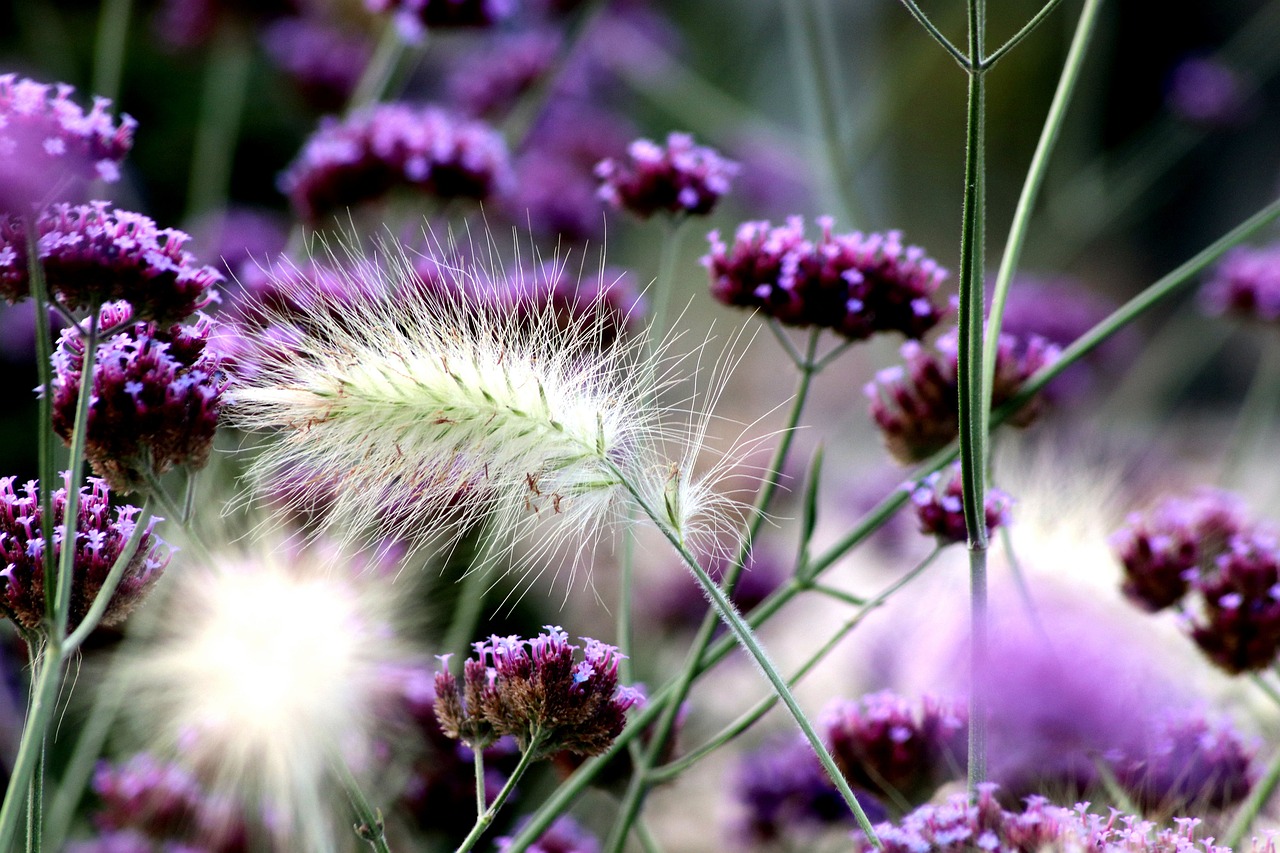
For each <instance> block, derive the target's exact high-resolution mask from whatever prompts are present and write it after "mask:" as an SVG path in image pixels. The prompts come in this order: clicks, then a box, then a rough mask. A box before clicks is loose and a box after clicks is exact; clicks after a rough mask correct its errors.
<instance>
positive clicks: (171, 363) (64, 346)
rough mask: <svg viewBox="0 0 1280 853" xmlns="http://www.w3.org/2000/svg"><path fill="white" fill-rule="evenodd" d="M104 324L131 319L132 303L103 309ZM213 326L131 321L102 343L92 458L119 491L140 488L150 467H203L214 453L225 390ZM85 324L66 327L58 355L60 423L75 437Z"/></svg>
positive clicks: (58, 427)
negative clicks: (213, 341)
mask: <svg viewBox="0 0 1280 853" xmlns="http://www.w3.org/2000/svg"><path fill="white" fill-rule="evenodd" d="M101 316H102V318H103V323H104V324H106V325H108V326H120V325H121V324H125V323H128V321H129V320H130V319H132V312H131V310H130V307H129V304H128V303H125V302H117V303H112V304H110V305H108V306H107V307H106V308H104V309H103V311H102V314H101ZM209 330H210V323H209V320H208V319H207V318H203V317H202V318H201V319H200V320H199V321H197V322H196V323H195V324H194V325H191V326H172V327H169V328H164V327H162V326H158V325H157V324H156V323H150V322H143V323H132V324H128V325H124V326H123V327H122V328H120V330H119V331H118V332H116V333H115V334H113V335H112V336H111V337H109V338H107V339H106V340H105V341H103V342H102V344H101V345H100V346H99V347H98V350H97V357H96V360H95V364H94V370H93V388H92V397H91V398H90V403H89V422H88V428H87V433H86V438H85V458H87V459H88V460H89V462H90V464H91V465H92V466H93V469H94V471H95V472H97V473H98V475H99V476H101V477H103V478H105V479H106V480H107V482H108V483H110V484H111V487H112V488H114V489H117V490H119V491H125V492H128V491H137V490H140V489H142V488H143V487H144V486H145V484H146V482H147V472H148V471H150V472H152V473H154V474H157V475H159V474H163V473H164V472H166V471H168V470H169V469H171V468H173V467H174V466H178V465H189V466H191V467H192V468H201V467H203V466H204V464H205V462H206V461H207V460H208V457H209V450H210V449H211V448H212V446H213V436H214V433H215V432H216V430H217V427H218V413H219V411H220V409H221V399H222V392H223V390H224V389H225V387H226V381H225V379H224V378H223V375H222V371H221V369H220V363H219V359H218V356H217V355H216V354H215V353H213V352H212V351H211V350H210V349H208V348H207V347H206V345H205V344H206V342H207V340H208V337H209ZM84 345H85V342H84V338H83V332H82V330H81V329H79V328H76V327H72V328H69V329H66V330H64V331H63V332H62V335H61V337H60V338H59V341H58V347H57V350H56V351H55V352H54V354H53V366H54V380H53V428H54V430H55V431H56V432H57V433H58V435H60V436H62V438H63V440H64V441H67V442H70V440H71V434H72V431H73V428H74V426H75V413H76V408H77V405H78V398H79V395H80V384H81V378H82V375H83V370H84Z"/></svg>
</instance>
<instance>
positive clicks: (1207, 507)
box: [1111, 488, 1253, 612]
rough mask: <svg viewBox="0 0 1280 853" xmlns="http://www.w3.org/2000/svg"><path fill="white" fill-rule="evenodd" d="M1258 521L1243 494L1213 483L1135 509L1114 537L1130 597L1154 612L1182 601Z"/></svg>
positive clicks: (1112, 538)
mask: <svg viewBox="0 0 1280 853" xmlns="http://www.w3.org/2000/svg"><path fill="white" fill-rule="evenodd" d="M1252 526H1253V525H1252V523H1251V522H1250V521H1249V520H1248V519H1247V517H1246V513H1245V507H1244V502H1243V501H1241V500H1240V498H1239V497H1237V496H1236V495H1233V494H1230V493H1229V492H1223V491H1219V490H1216V489H1207V488H1206V489H1201V490H1199V491H1197V492H1196V493H1195V494H1193V495H1192V496H1190V497H1171V498H1166V499H1165V500H1163V501H1161V502H1160V503H1159V504H1157V505H1156V506H1155V507H1153V508H1152V509H1151V510H1150V511H1149V512H1147V513H1145V514H1141V513H1133V514H1131V515H1130V516H1129V517H1128V518H1127V519H1126V520H1125V525H1124V527H1122V528H1120V529H1119V530H1117V531H1116V532H1115V533H1114V534H1113V535H1112V536H1111V547H1112V549H1113V550H1114V551H1115V553H1116V556H1118V557H1119V558H1120V562H1121V564H1123V566H1124V576H1125V579H1124V587H1123V589H1124V594H1125V596H1126V597H1128V599H1129V600H1130V601H1132V602H1133V603H1134V604H1137V605H1138V606H1140V607H1143V608H1145V609H1147V610H1150V611H1152V612H1155V611H1157V610H1163V609H1164V608H1166V607H1170V606H1172V605H1174V604H1176V603H1178V602H1179V601H1180V600H1182V597H1183V596H1184V595H1186V594H1187V590H1188V586H1189V584H1190V583H1191V581H1193V580H1194V579H1195V578H1197V577H1199V576H1201V574H1202V573H1204V572H1206V571H1208V570H1210V569H1212V567H1213V563H1214V560H1215V559H1216V558H1217V557H1218V555H1219V554H1221V553H1222V552H1223V551H1224V550H1226V548H1227V545H1228V542H1229V541H1230V540H1231V539H1233V538H1234V537H1236V536H1239V535H1241V534H1244V533H1246V532H1247V531H1248V530H1250V529H1251V528H1252Z"/></svg>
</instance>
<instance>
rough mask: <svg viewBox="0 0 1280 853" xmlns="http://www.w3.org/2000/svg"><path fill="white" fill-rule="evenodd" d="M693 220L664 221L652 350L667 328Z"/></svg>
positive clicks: (652, 320)
mask: <svg viewBox="0 0 1280 853" xmlns="http://www.w3.org/2000/svg"><path fill="white" fill-rule="evenodd" d="M688 221H689V217H687V216H680V215H678V214H677V215H676V216H675V217H663V218H662V242H661V248H660V249H659V255H658V277H657V279H656V280H655V281H654V285H653V310H652V311H651V312H650V314H649V347H650V349H651V350H653V349H656V348H657V346H658V343H659V342H660V341H661V340H662V337H663V334H664V333H665V332H666V329H667V313H668V311H669V309H670V305H671V296H672V292H673V291H674V290H675V285H676V281H675V279H676V261H677V260H678V259H679V257H680V244H681V243H682V242H683V237H684V233H685V231H686V230H687V229H686V224H687V223H688Z"/></svg>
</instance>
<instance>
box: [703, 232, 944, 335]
mask: <svg viewBox="0 0 1280 853" xmlns="http://www.w3.org/2000/svg"><path fill="white" fill-rule="evenodd" d="M818 224H819V227H820V228H821V230H822V234H821V236H820V237H819V238H818V240H817V241H816V242H815V241H812V240H809V239H807V238H806V237H805V236H804V221H803V220H802V219H801V218H800V217H792V218H791V219H788V220H787V223H786V224H785V225H780V226H778V227H777V228H775V227H773V226H772V225H770V224H769V223H768V222H764V221H760V222H745V223H743V224H742V225H740V226H738V230H737V233H736V234H735V236H734V242H733V245H732V246H728V245H726V244H725V243H724V241H722V240H721V239H720V234H719V232H718V231H712V232H711V234H710V235H708V239H709V240H710V241H711V252H710V254H708V255H707V256H706V257H704V258H703V259H702V263H703V264H704V265H705V266H706V267H707V269H708V271H709V272H710V275H711V295H712V296H714V297H715V298H716V299H718V300H719V301H720V302H723V303H724V304H726V305H735V306H739V307H744V308H754V309H757V310H759V311H760V312H761V313H763V314H764V315H766V316H768V317H773V318H774V319H776V320H778V321H780V322H782V323H787V324H788V325H792V326H819V327H822V328H829V329H832V330H833V331H835V332H836V333H837V334H840V335H843V336H844V337H846V338H849V339H850V340H855V341H858V340H864V339H866V338H868V337H870V336H871V335H873V334H875V333H876V332H893V331H896V332H901V333H902V334H904V335H906V336H907V337H908V338H920V337H921V336H923V335H924V334H925V333H926V332H928V331H929V330H930V329H932V328H933V327H934V326H936V325H937V324H938V322H939V321H940V320H941V319H942V317H943V314H944V309H943V308H940V307H938V306H937V305H935V304H934V302H933V298H934V294H935V293H936V292H937V290H938V287H939V286H940V285H941V284H942V282H943V281H944V280H945V279H946V277H947V271H946V270H944V269H943V268H942V267H940V266H938V264H937V263H936V262H934V261H933V260H932V259H930V258H928V257H926V256H925V254H924V250H922V249H920V248H919V247H917V246H904V245H903V244H902V234H901V233H900V232H898V231H889V232H887V233H884V234H878V233H872V234H866V235H864V234H862V233H861V232H858V231H854V232H852V233H849V234H835V233H833V230H832V229H833V228H834V223H833V221H832V220H831V219H830V218H829V217H823V218H821V219H819V220H818Z"/></svg>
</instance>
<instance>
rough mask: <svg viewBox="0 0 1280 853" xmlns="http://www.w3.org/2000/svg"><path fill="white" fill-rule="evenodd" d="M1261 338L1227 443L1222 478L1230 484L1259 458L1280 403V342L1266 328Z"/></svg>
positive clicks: (1229, 485) (1226, 483)
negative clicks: (1259, 351) (1249, 461)
mask: <svg viewBox="0 0 1280 853" xmlns="http://www.w3.org/2000/svg"><path fill="white" fill-rule="evenodd" d="M1265 331H1266V332H1267V334H1266V335H1265V336H1264V337H1263V339H1262V354H1261V357H1260V358H1259V360H1258V366H1257V368H1256V369H1255V371H1254V374H1253V380H1252V381H1251V382H1250V383H1249V390H1248V392H1246V394H1245V398H1244V402H1243V403H1241V404H1240V414H1239V416H1238V418H1237V420H1236V425H1235V429H1234V430H1233V431H1232V434H1231V440H1230V442H1229V443H1228V446H1227V454H1226V458H1225V459H1224V461H1223V464H1222V474H1221V475H1220V476H1219V481H1220V482H1221V483H1222V484H1223V485H1224V486H1227V487H1231V486H1233V485H1235V486H1239V485H1242V484H1241V483H1239V482H1238V481H1239V480H1240V477H1241V474H1242V473H1243V472H1244V466H1245V463H1246V462H1247V461H1248V460H1250V459H1257V458H1260V457H1258V456H1256V455H1254V454H1255V453H1256V452H1257V451H1258V450H1260V449H1261V448H1262V439H1263V437H1264V436H1266V435H1267V431H1268V430H1269V429H1270V428H1271V427H1272V426H1273V425H1274V423H1275V415H1276V407H1277V404H1278V403H1280V345H1277V342H1276V341H1275V340H1274V339H1273V336H1272V335H1271V334H1270V333H1271V332H1272V331H1273V330H1271V329H1266V330H1265Z"/></svg>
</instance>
